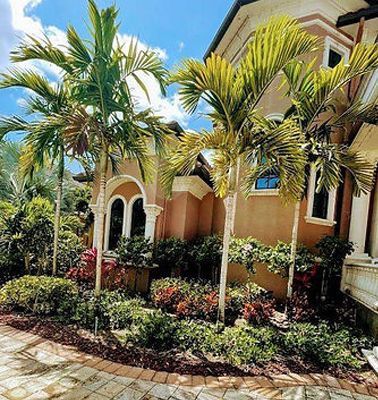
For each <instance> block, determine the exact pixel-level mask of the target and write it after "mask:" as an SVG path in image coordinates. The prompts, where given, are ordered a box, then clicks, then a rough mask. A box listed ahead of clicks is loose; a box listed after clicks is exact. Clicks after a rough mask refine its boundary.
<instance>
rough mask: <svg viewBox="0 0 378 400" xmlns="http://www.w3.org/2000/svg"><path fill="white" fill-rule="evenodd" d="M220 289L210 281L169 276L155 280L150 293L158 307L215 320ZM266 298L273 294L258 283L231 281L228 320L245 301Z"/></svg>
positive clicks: (238, 311)
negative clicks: (232, 282) (187, 279)
mask: <svg viewBox="0 0 378 400" xmlns="http://www.w3.org/2000/svg"><path fill="white" fill-rule="evenodd" d="M218 292H219V288H218V287H217V286H213V285H211V284H210V283H206V282H204V283H202V282H196V281H186V280H184V279H178V278H166V279H159V280H155V281H153V282H152V285H151V292H150V293H151V300H152V302H153V304H154V306H155V307H158V308H161V309H162V310H164V311H167V312H170V313H174V314H176V315H177V316H178V317H180V318H198V319H204V320H207V321H215V320H216V318H217V312H218V301H219V298H218ZM265 298H270V297H269V294H268V293H267V292H266V290H264V289H263V288H261V287H259V286H258V285H256V284H253V283H247V284H245V285H241V284H235V283H234V284H230V285H229V286H228V287H227V291H226V316H227V318H228V319H229V320H228V322H229V323H232V322H233V321H234V320H235V319H236V318H237V317H238V316H239V314H241V312H242V310H243V307H244V304H245V303H247V302H252V301H254V300H256V299H261V300H263V299H265Z"/></svg>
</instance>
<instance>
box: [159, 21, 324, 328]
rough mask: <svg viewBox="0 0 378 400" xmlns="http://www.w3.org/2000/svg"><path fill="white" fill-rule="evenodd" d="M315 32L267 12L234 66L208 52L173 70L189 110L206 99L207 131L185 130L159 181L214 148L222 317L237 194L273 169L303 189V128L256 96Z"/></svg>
mask: <svg viewBox="0 0 378 400" xmlns="http://www.w3.org/2000/svg"><path fill="white" fill-rule="evenodd" d="M316 46H317V39H316V38H315V37H314V36H312V35H310V34H309V33H307V32H306V31H305V30H304V29H302V28H301V27H300V25H299V23H298V22H296V21H295V20H294V19H292V18H290V17H286V16H282V17H272V18H271V19H270V20H269V21H268V22H267V23H266V24H264V25H260V26H258V27H257V29H256V31H255V33H254V36H253V38H252V40H251V42H250V43H249V44H248V48H247V51H246V54H245V55H244V56H243V57H242V58H241V60H240V63H239V65H238V66H237V67H234V66H232V65H231V64H230V63H229V61H227V60H226V59H224V58H222V57H221V56H219V55H216V54H212V55H211V56H210V57H209V58H208V59H207V60H206V61H205V62H204V63H202V62H200V61H196V60H187V61H184V63H183V65H182V67H181V68H180V69H178V71H177V72H176V73H175V74H174V75H173V76H172V81H173V82H177V83H178V84H179V85H180V86H181V88H180V91H179V93H180V96H181V100H182V104H183V106H184V108H185V109H186V110H187V111H188V112H189V113H194V112H195V111H196V109H197V108H198V105H199V103H200V102H202V101H204V102H205V103H206V104H207V105H208V107H209V109H210V111H208V112H207V113H206V114H205V115H206V116H207V117H208V118H209V119H210V121H211V122H212V124H213V130H212V131H203V132H202V133H197V132H186V133H184V134H183V135H182V136H181V137H180V140H179V141H178V144H177V147H176V148H175V149H174V152H173V153H172V154H171V155H170V157H169V159H168V161H167V163H166V165H165V168H164V171H163V174H162V184H163V186H164V188H165V190H166V191H167V192H168V193H170V191H171V188H172V183H173V179H174V177H175V175H176V174H177V173H178V172H179V173H181V174H184V175H187V174H190V173H191V171H192V170H193V168H194V166H195V164H196V160H197V157H198V154H199V153H201V152H202V151H204V150H211V151H212V168H211V171H210V174H211V179H212V181H213V184H214V191H215V193H216V195H217V196H220V197H225V198H226V215H225V225H224V234H223V253H222V263H221V274H220V281H221V284H220V296H219V317H220V319H221V320H222V321H223V320H224V318H225V315H224V312H225V291H226V279H227V267H228V251H229V242H230V234H231V231H232V226H233V215H234V207H235V196H236V193H237V192H238V191H239V190H243V191H244V192H246V193H248V192H250V191H251V189H252V188H253V187H254V184H255V182H256V180H257V178H258V177H259V176H261V175H262V174H264V173H266V172H267V171H270V170H272V169H273V170H274V171H275V172H276V173H277V174H278V175H279V178H280V180H279V191H280V194H281V195H282V196H283V197H285V198H286V199H287V200H290V199H294V200H296V198H297V193H301V192H302V191H303V185H304V180H303V178H302V174H301V173H300V171H303V162H304V161H305V159H304V156H303V154H302V148H301V143H302V138H301V130H300V128H299V126H298V125H297V123H296V122H295V121H294V120H293V119H291V118H289V119H286V120H284V121H283V122H282V124H277V123H276V122H274V121H272V120H270V119H268V118H265V117H263V116H262V115H260V114H259V102H260V100H261V98H262V96H263V95H264V93H265V92H266V91H267V89H268V88H269V87H270V86H271V84H272V83H273V81H274V80H275V78H276V77H277V76H278V74H279V73H280V72H281V71H282V70H283V69H284V68H285V67H287V66H288V65H289V64H290V63H291V62H292V60H293V59H296V58H297V57H298V56H301V55H303V54H307V53H309V52H311V51H313V50H315V49H316Z"/></svg>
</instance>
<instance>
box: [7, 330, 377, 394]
mask: <svg viewBox="0 0 378 400" xmlns="http://www.w3.org/2000/svg"><path fill="white" fill-rule="evenodd" d="M0 334H3V335H5V336H10V337H12V339H17V340H20V341H22V342H25V343H26V344H29V345H33V346H35V347H36V348H39V349H40V350H43V351H44V352H47V353H51V354H54V355H58V356H60V357H63V358H65V359H67V360H69V361H73V362H78V363H81V364H83V366H87V367H91V368H95V369H97V370H98V371H104V372H107V373H110V374H114V375H117V376H122V377H127V378H132V379H142V380H146V381H152V382H155V383H161V384H169V385H177V386H186V387H198V386H199V387H208V388H223V389H233V388H234V389H243V388H247V389H252V390H256V391H257V392H260V393H261V394H263V395H265V396H268V397H270V398H272V397H274V396H275V395H277V393H278V389H282V388H287V387H298V386H322V387H329V388H333V389H345V390H349V391H350V392H351V393H358V394H363V395H370V396H374V397H376V398H378V379H377V383H376V385H375V387H374V386H367V385H363V384H358V383H352V382H349V381H347V380H345V379H337V378H334V377H332V376H330V375H326V374H300V375H299V374H295V373H289V374H281V375H273V376H271V377H270V378H267V377H264V376H256V377H252V376H251V377H228V376H220V377H215V376H206V377H205V376H201V375H180V374H177V373H169V372H163V371H154V370H151V369H143V368H139V367H131V366H128V365H124V364H120V363H116V362H112V361H108V360H104V359H103V358H100V357H97V356H92V355H89V354H86V353H82V352H79V351H77V350H76V348H75V347H74V346H66V345H62V344H60V343H55V342H52V341H50V340H45V339H43V338H42V337H40V336H37V335H34V334H31V333H29V332H26V331H21V330H18V329H15V328H12V327H11V326H8V325H5V324H0Z"/></svg>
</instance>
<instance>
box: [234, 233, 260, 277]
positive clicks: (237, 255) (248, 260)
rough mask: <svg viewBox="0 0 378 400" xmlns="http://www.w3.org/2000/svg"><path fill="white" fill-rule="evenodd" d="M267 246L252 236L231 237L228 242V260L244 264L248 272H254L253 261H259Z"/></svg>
mask: <svg viewBox="0 0 378 400" xmlns="http://www.w3.org/2000/svg"><path fill="white" fill-rule="evenodd" d="M267 248H268V247H267V246H265V245H263V244H262V243H261V242H259V241H258V240H257V239H255V238H252V237H246V238H235V237H233V238H232V240H231V242H230V250H229V251H230V252H229V258H228V260H229V262H232V263H235V264H240V265H244V266H245V267H246V268H247V269H248V270H249V271H250V272H252V273H255V272H256V271H255V269H254V263H255V262H261V260H262V259H263V255H264V253H265V251H266V250H267Z"/></svg>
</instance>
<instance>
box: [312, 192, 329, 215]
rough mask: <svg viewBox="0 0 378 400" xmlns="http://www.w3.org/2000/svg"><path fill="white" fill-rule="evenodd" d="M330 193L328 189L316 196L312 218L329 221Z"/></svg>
mask: <svg viewBox="0 0 378 400" xmlns="http://www.w3.org/2000/svg"><path fill="white" fill-rule="evenodd" d="M328 202H329V193H328V191H327V190H326V189H324V188H323V189H322V190H321V191H320V192H319V193H315V195H314V206H313V209H312V216H313V217H315V218H322V219H327V217H328Z"/></svg>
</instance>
